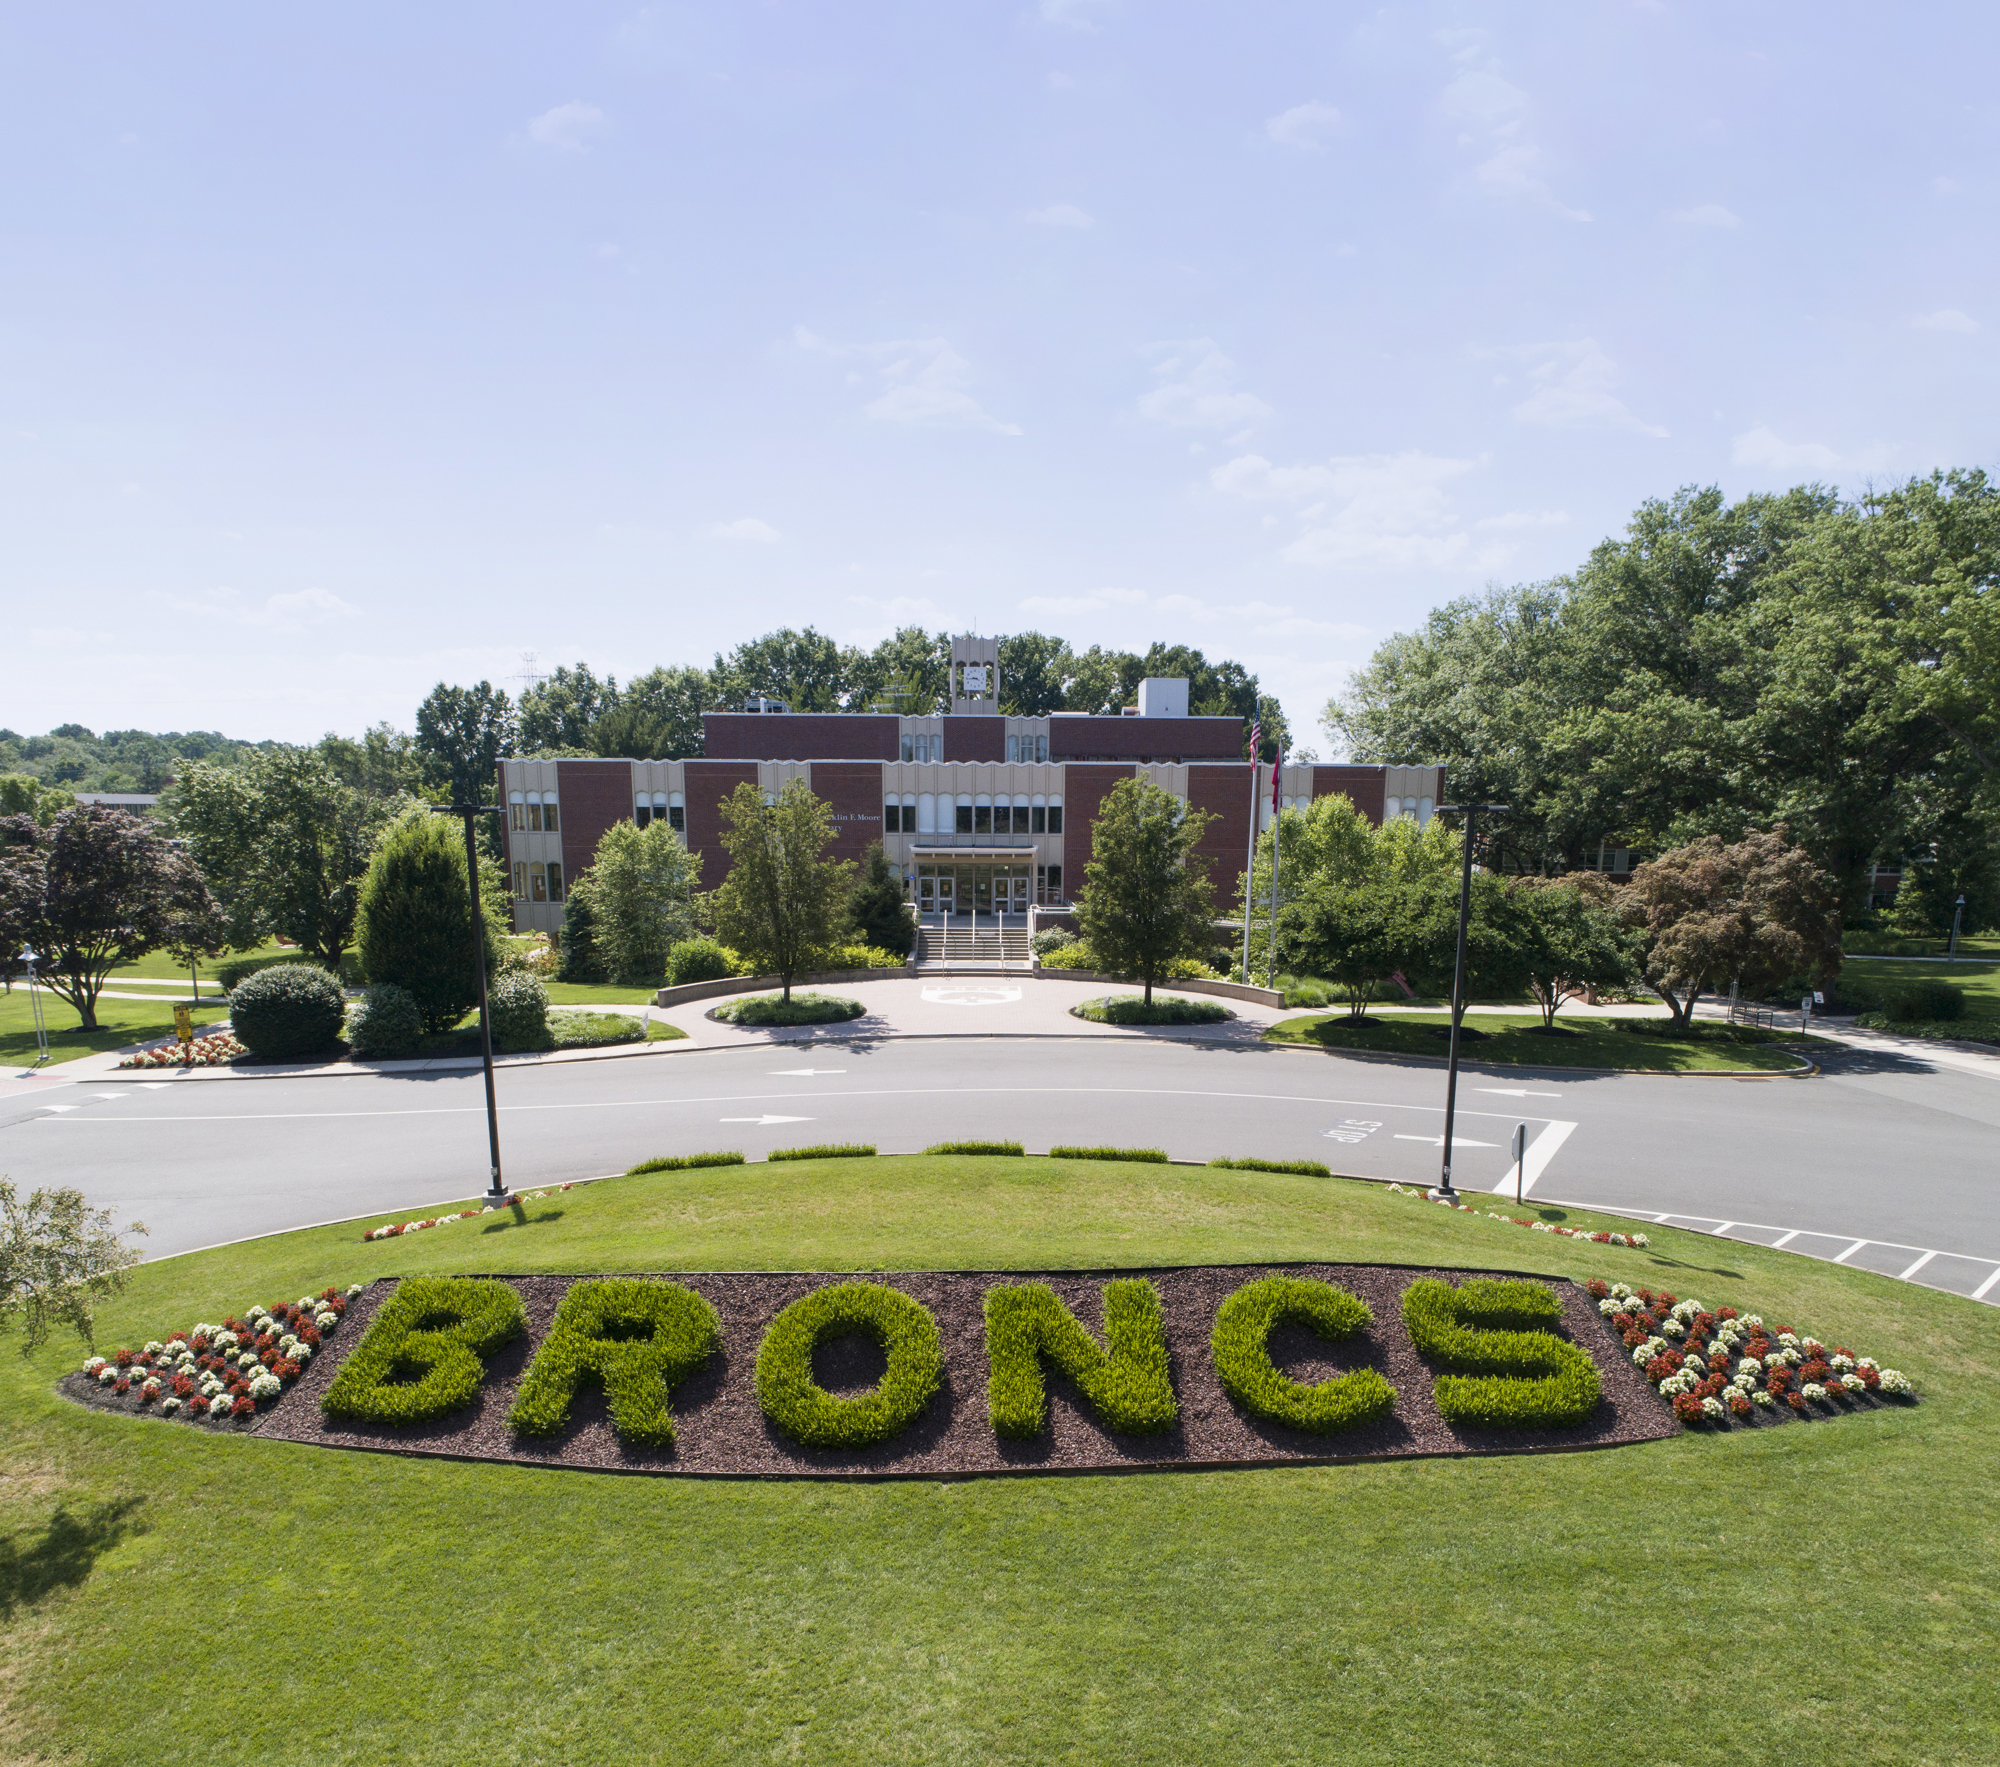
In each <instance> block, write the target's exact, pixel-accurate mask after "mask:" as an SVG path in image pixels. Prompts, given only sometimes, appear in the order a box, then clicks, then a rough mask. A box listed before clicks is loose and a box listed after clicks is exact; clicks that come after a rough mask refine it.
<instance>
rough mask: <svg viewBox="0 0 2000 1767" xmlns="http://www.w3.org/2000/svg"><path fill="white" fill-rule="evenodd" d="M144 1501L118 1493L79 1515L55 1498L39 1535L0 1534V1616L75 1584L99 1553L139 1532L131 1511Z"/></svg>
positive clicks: (12, 1612) (84, 1574)
mask: <svg viewBox="0 0 2000 1767" xmlns="http://www.w3.org/2000/svg"><path fill="white" fill-rule="evenodd" d="M144 1501H145V1499H144V1498H143V1497H121V1498H119V1499H118V1501H117V1502H115V1503H98V1504H93V1505H92V1506H91V1507H90V1508H89V1509H88V1510H86V1511H84V1512H83V1513H82V1514H81V1515H72V1514H71V1513H70V1511H69V1510H68V1509H67V1508H65V1507H64V1506H63V1505H61V1504H58V1505H57V1506H56V1511H55V1514H53V1515H52V1516H50V1517H49V1522H48V1526H47V1527H46V1528H44V1529H43V1530H42V1532H41V1533H40V1534H39V1535H36V1534H30V1533H22V1534H9V1535H7V1536H5V1537H4V1538H0V1620H6V1619H11V1618H12V1617H13V1615H14V1611H15V1610H16V1609H17V1608H24V1607H32V1606H34V1604H35V1603H36V1602H38V1601H40V1600H41V1599H42V1597H43V1596H45V1595H47V1594H49V1593H50V1592H51V1591H52V1590H56V1589H74V1588H76V1587H77V1585H79V1584H80V1583H82V1582H83V1580H84V1579H85V1578H86V1577H88V1576H89V1575H90V1571H91V1567H92V1566H93V1565H94V1564H96V1563H97V1561H98V1559H99V1557H100V1556H101V1555H103V1554H104V1553H107V1552H109V1551H110V1550H111V1548H112V1547H114V1546H116V1545H117V1544H118V1542H119V1541H120V1540H122V1539H124V1538H125V1536H126V1535H127V1534H137V1533H143V1532H144V1531H145V1530H144V1529H143V1528H142V1527H140V1526H139V1525H138V1524H137V1523H135V1522H134V1521H133V1519H132V1512H133V1511H134V1510H136V1509H137V1508H138V1507H139V1505H140V1504H141V1503H143V1502H144Z"/></svg>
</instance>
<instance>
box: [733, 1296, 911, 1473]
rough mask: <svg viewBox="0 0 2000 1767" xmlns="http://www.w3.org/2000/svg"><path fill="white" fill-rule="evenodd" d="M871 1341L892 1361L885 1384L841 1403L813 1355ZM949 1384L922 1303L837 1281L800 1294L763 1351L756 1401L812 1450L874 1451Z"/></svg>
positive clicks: (767, 1335)
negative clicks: (830, 1345) (856, 1339)
mask: <svg viewBox="0 0 2000 1767" xmlns="http://www.w3.org/2000/svg"><path fill="white" fill-rule="evenodd" d="M855 1332H858V1333H861V1334H862V1335H863V1336H866V1337H870V1338H873V1339H874V1340H875V1342H876V1343H877V1344H879V1345H880V1346H881V1348H882V1352H883V1354H884V1355H885V1356H887V1357H888V1359H889V1366H888V1368H887V1369H886V1370H885V1371H884V1372H883V1375H882V1380H881V1384H880V1385H879V1386H877V1387H876V1388H875V1390H874V1391H873V1392H872V1393H869V1394H867V1395H866V1396H865V1397H863V1398H859V1399H841V1398H836V1397H835V1396H834V1395H833V1394H832V1393H829V1392H828V1391H827V1390H826V1389H825V1388H824V1387H822V1386H821V1385H820V1384H819V1383H818V1382H817V1381H815V1380H814V1379H813V1373H812V1359H813V1352H814V1351H815V1350H816V1349H818V1348H819V1346H820V1345H821V1344H823V1343H826V1342H828V1341H829V1340H830V1339H833V1338H837V1337H845V1336H847V1335H849V1334H850V1333H855ZM943 1378H944V1343H943V1340H942V1339H941V1338H940V1337H939V1335H938V1326H937V1320H936V1319H935V1318H934V1317H932V1315H931V1311H930V1309H929V1308H928V1307H926V1306H924V1305H923V1304H922V1303H921V1302H918V1301H915V1300H913V1299H911V1297H910V1296H908V1295H906V1294H904V1293H903V1292H902V1290H900V1289H894V1288H890V1287H888V1286H887V1285H885V1284H883V1283H879V1282H838V1283H834V1284H832V1285H831V1286H830V1287H827V1288H821V1289H815V1290H814V1291H813V1292H812V1293H811V1294H809V1295H801V1296H800V1297H799V1298H798V1299H797V1300H796V1301H794V1302H793V1303H792V1304H791V1305H790V1306H789V1307H787V1308H785V1309H784V1311H783V1312H781V1313H780V1314H779V1315H778V1316H777V1318H775V1319H774V1320H772V1321H771V1325H770V1329H769V1330H768V1331H766V1332H765V1333H764V1341H763V1342H762V1343H761V1344H759V1345H758V1346H757V1403H758V1404H759V1405H760V1406H761V1407H763V1411H764V1415H765V1416H766V1417H768V1418H769V1419H770V1420H771V1421H772V1422H773V1423H774V1424H776V1425H777V1426H778V1428H780V1429H781V1430H783V1431H784V1432H785V1433H786V1434H787V1435H788V1436H791V1437H792V1438H794V1439H795V1440H796V1441H799V1442H803V1443H804V1444H805V1445H806V1446H807V1447H808V1448H868V1447H872V1446H874V1444H875V1443H877V1442H886V1441H887V1440H888V1439H889V1438H890V1437H891V1436H893V1435H896V1434H897V1433H898V1432H900V1431H902V1430H904V1429H906V1428H907V1427H908V1426H909V1425H910V1424H912V1423H914V1422H915V1421H916V1419H917V1417H918V1416H919V1414H920V1413H921V1412H922V1411H923V1409H924V1407H925V1406H926V1405H928V1404H929V1403H930V1402H931V1397H932V1395H933V1394H935V1393H936V1392H937V1390H938V1384H939V1382H940V1381H941V1380H942V1379H943Z"/></svg>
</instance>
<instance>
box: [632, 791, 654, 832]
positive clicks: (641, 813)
mask: <svg viewBox="0 0 2000 1767" xmlns="http://www.w3.org/2000/svg"><path fill="white" fill-rule="evenodd" d="M632 820H633V821H634V822H636V823H637V824H638V825H639V826H640V827H641V828H644V827H645V826H646V824H647V823H649V822H651V821H652V820H653V800H652V799H651V798H649V797H647V796H646V794H645V793H644V792H639V793H636V794H635V795H634V797H633V799H632Z"/></svg>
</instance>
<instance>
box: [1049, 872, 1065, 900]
mask: <svg viewBox="0 0 2000 1767" xmlns="http://www.w3.org/2000/svg"><path fill="white" fill-rule="evenodd" d="M1048 892H1049V895H1048V899H1049V900H1050V901H1051V902H1060V901H1061V900H1062V899H1063V891H1062V867H1061V866H1060V865H1051V866H1050V867H1049V868H1048Z"/></svg>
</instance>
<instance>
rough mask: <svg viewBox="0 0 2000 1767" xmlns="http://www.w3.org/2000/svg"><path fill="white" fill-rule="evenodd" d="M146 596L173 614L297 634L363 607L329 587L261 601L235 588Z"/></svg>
mask: <svg viewBox="0 0 2000 1767" xmlns="http://www.w3.org/2000/svg"><path fill="white" fill-rule="evenodd" d="M146 599H147V600H149V601H155V602H158V603H159V604H160V605H161V606H162V607H164V608H166V609H167V610H169V611H170V612H172V613H177V614H187V615H191V616H193V617H194V618H196V619H199V620H206V621H211V622H216V623H220V624H227V625H232V626H243V627H247V628H249V629H251V630H253V631H262V632H283V633H295V632H304V631H307V630H310V629H313V628H317V627H323V626H328V625H331V624H333V623H334V622H336V621H339V620H352V619H358V618H359V617H360V615H361V609H360V608H358V607H356V606H355V605H354V603H353V602H351V601H345V600H343V599H342V598H341V597H340V596H338V595H336V594H334V593H333V591H332V590H330V589H293V590H287V591H285V592H283V593H280V594H277V595H267V596H265V597H264V599H263V600H262V601H259V602H246V601H245V600H244V598H243V596H242V595H241V593H240V592H239V591H237V590H235V589H229V588H217V589H211V590H209V591H207V592H206V593H205V594H201V595H174V594H170V593H169V592H168V591H166V590H163V589H153V590H149V591H148V592H147V596H146Z"/></svg>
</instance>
